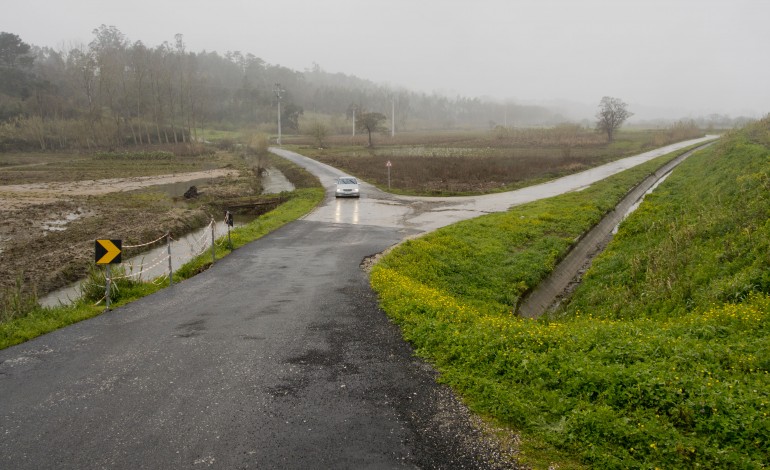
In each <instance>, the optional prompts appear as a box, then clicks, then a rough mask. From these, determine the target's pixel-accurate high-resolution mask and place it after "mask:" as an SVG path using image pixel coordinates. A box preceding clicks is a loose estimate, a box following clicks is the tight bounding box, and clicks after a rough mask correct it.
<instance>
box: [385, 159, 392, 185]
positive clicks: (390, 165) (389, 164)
mask: <svg viewBox="0 0 770 470" xmlns="http://www.w3.org/2000/svg"><path fill="white" fill-rule="evenodd" d="M385 166H386V167H388V189H390V167H392V166H393V164H392V163H390V160H388V163H386V164H385Z"/></svg>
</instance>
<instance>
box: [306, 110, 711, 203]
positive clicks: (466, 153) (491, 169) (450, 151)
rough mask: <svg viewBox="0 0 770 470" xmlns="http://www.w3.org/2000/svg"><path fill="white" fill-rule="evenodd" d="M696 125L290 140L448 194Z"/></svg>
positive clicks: (541, 173) (611, 154)
mask: <svg viewBox="0 0 770 470" xmlns="http://www.w3.org/2000/svg"><path fill="white" fill-rule="evenodd" d="M701 135H703V133H702V132H701V131H700V130H699V129H698V128H697V127H695V126H694V125H686V124H678V125H675V126H673V127H671V128H669V129H665V130H657V131H635V132H631V131H626V132H620V133H619V134H618V135H617V138H616V140H615V142H613V143H611V144H608V143H607V141H606V137H605V136H603V135H602V134H598V133H596V132H594V131H593V130H589V129H585V128H581V127H580V126H576V125H562V126H557V127H555V128H549V129H509V128H503V127H497V128H495V129H493V130H491V131H463V132H442V133H431V134H422V133H405V134H400V135H396V136H395V137H390V136H380V137H379V138H378V139H377V141H376V142H375V146H374V148H365V145H366V136H356V137H350V136H347V137H341V136H337V137H334V138H329V139H327V141H326V143H327V145H328V146H327V147H326V148H320V149H319V148H316V147H314V146H312V145H311V142H310V141H309V140H308V139H302V138H297V139H294V140H293V141H292V143H294V144H295V145H297V146H298V147H299V151H300V152H301V153H303V154H305V155H309V156H312V157H313V158H315V159H318V160H320V161H322V162H324V163H327V164H329V165H332V166H334V167H337V168H341V169H344V170H345V171H347V172H349V173H351V174H353V175H356V176H358V177H360V178H362V179H364V180H366V181H368V182H371V183H373V184H376V185H378V186H380V187H387V185H388V173H387V168H386V162H387V161H390V162H391V163H392V167H391V173H390V177H391V181H390V183H391V188H392V189H393V190H394V191H397V192H403V193H413V194H428V195H451V194H469V193H484V192H492V191H501V190H510V189H514V188H517V187H521V186H524V185H526V184H531V183H532V182H534V181H538V180H543V179H548V178H553V177H557V176H561V175H564V174H569V173H574V172H577V171H581V170H585V169H587V168H590V167H593V166H596V165H600V164H602V163H606V162H608V161H611V160H615V159H617V158H621V157H624V156H628V155H631V154H634V153H639V152H643V151H645V150H649V149H651V148H655V147H660V146H663V145H666V144H669V143H672V142H676V141H681V140H685V139H688V138H694V137H699V136H701Z"/></svg>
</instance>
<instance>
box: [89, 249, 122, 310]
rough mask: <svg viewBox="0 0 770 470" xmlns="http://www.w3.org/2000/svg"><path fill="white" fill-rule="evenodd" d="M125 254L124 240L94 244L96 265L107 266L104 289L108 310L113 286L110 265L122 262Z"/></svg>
mask: <svg viewBox="0 0 770 470" xmlns="http://www.w3.org/2000/svg"><path fill="white" fill-rule="evenodd" d="M122 253H123V240H104V239H102V240H96V243H95V244H94V258H95V261H96V264H105V265H106V267H105V269H104V280H105V281H106V282H105V284H106V286H105V288H104V299H105V304H106V305H107V310H109V309H110V287H112V286H111V284H112V274H111V273H110V265H111V264H114V263H117V264H119V263H120V262H121V261H122V258H123V256H122Z"/></svg>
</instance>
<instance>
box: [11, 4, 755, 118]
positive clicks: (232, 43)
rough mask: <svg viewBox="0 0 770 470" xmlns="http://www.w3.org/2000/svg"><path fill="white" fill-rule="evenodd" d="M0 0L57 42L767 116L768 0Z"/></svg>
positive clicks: (656, 113)
mask: <svg viewBox="0 0 770 470" xmlns="http://www.w3.org/2000/svg"><path fill="white" fill-rule="evenodd" d="M0 1H1V2H2V3H3V5H2V9H0V11H2V13H1V14H0V31H6V32H10V33H14V34H17V35H19V36H20V37H21V39H22V40H23V41H25V42H27V43H29V44H32V45H37V46H49V47H53V48H54V49H68V48H70V47H71V46H73V45H77V44H88V43H89V42H90V41H91V40H92V38H93V35H92V31H93V30H94V29H95V28H97V27H99V26H100V25H101V24H105V25H107V26H115V27H117V28H118V29H119V30H120V31H121V32H123V33H124V34H125V35H126V36H127V38H128V39H130V40H131V41H137V40H141V41H142V42H143V43H144V44H145V45H147V46H157V45H159V44H161V43H162V42H163V41H169V42H171V43H173V42H174V35H175V34H177V33H180V34H183V35H184V41H185V43H186V44H187V48H188V50H191V51H195V52H200V51H203V50H206V51H216V52H218V53H220V54H224V53H225V52H227V51H236V50H237V51H241V52H242V53H244V54H246V53H252V54H254V55H256V56H257V57H260V58H262V59H263V60H265V61H266V62H268V63H270V64H280V65H283V66H286V67H289V68H292V69H296V70H300V71H302V70H305V69H308V68H311V67H312V66H313V64H314V63H317V64H318V65H319V66H320V67H321V68H322V69H324V70H325V71H327V72H342V73H345V74H348V75H356V76H358V77H361V78H365V79H369V80H372V81H375V82H378V83H384V84H387V85H391V86H398V87H405V88H408V89H410V90H413V91H424V92H428V93H431V92H434V91H435V92H439V93H442V94H446V95H448V96H450V97H454V96H455V95H458V94H459V95H463V96H469V97H489V98H494V99H498V100H512V101H514V102H517V103H532V102H535V103H545V102H554V101H556V100H567V101H570V102H574V103H577V104H582V105H583V106H584V108H585V109H587V110H588V113H589V114H588V116H586V117H591V116H592V113H593V111H595V109H596V105H597V104H598V102H599V100H600V99H601V97H602V96H605V95H608V96H614V97H618V98H621V99H622V100H624V101H625V102H627V103H628V104H629V108H630V109H631V111H633V112H635V113H636V115H637V116H636V117H637V118H653V117H672V118H679V117H697V116H701V115H707V114H711V113H721V114H729V115H731V116H732V117H737V116H739V115H744V116H749V117H755V118H759V117H762V116H764V115H765V114H767V113H770V28H768V27H767V25H766V22H767V21H768V19H770V1H766V0H723V1H717V0H508V1H504V0H274V1H264V0H217V1H214V0H122V1H115V0H58V1H51V0H21V1H14V0H0ZM575 117H578V116H575Z"/></svg>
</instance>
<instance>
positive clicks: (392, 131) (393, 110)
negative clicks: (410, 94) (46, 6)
mask: <svg viewBox="0 0 770 470" xmlns="http://www.w3.org/2000/svg"><path fill="white" fill-rule="evenodd" d="M395 135H396V95H393V96H391V97H390V136H391V137H394V136H395Z"/></svg>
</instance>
